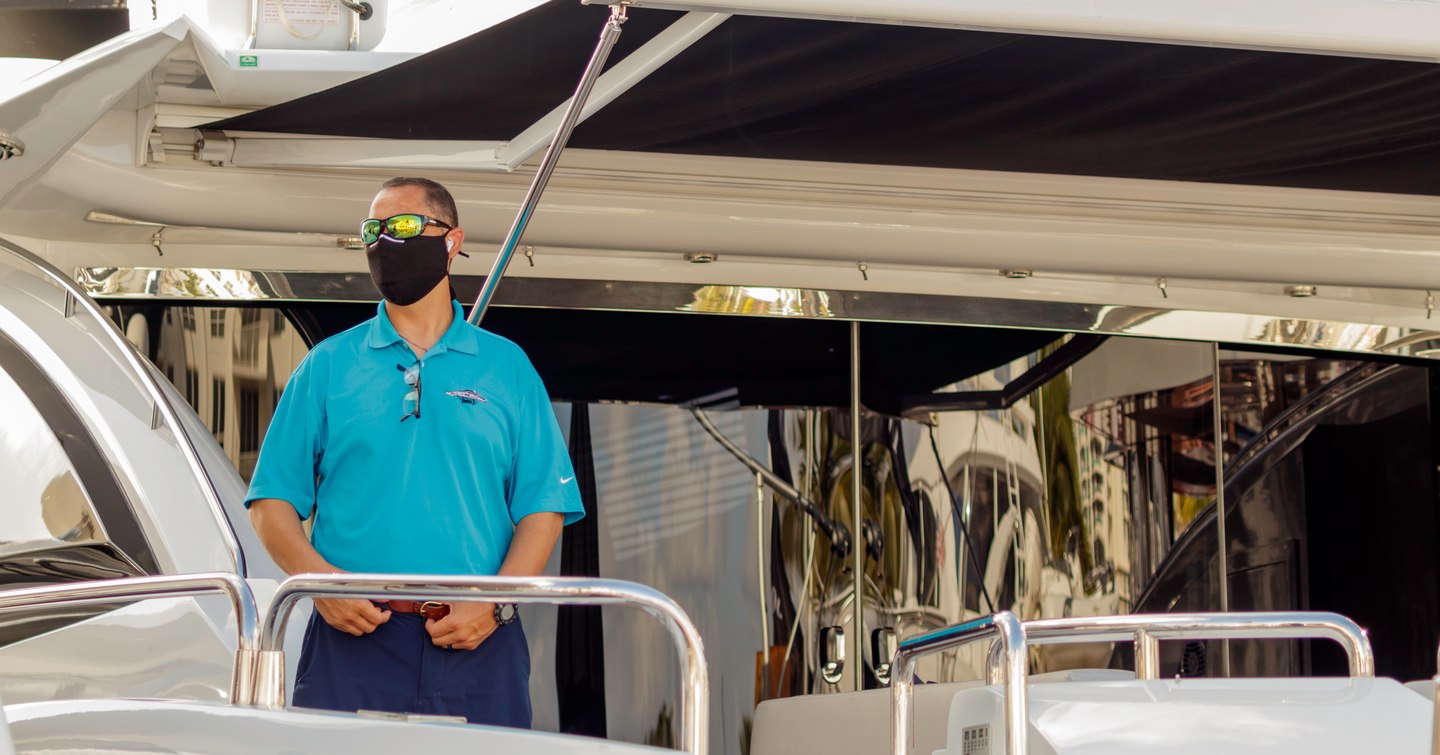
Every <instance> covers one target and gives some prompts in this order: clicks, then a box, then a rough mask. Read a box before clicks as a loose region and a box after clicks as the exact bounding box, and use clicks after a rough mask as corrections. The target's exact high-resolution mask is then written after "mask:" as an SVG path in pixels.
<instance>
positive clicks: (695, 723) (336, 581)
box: [256, 574, 710, 755]
mask: <svg viewBox="0 0 1440 755" xmlns="http://www.w3.org/2000/svg"><path fill="white" fill-rule="evenodd" d="M315 597H351V598H370V599H376V600H381V599H390V600H434V599H437V598H450V599H455V600H482V601H490V600H503V601H506V602H511V603H554V604H561V605H623V606H630V607H632V608H639V609H641V610H643V611H645V612H646V613H648V614H650V615H651V616H654V617H655V618H657V619H659V620H660V623H661V624H663V625H664V626H665V629H666V630H667V631H668V632H669V633H670V637H671V639H672V640H673V641H674V643H675V650H676V653H677V654H678V656H679V659H680V668H681V670H682V674H683V675H684V680H683V684H682V685H681V689H680V706H679V707H680V731H679V739H680V749H681V750H684V751H685V752H690V753H695V754H696V755H703V754H704V753H705V751H706V742H707V740H708V738H709V730H708V717H707V713H708V711H709V708H710V681H709V669H708V667H707V665H706V662H705V647H704V643H703V642H702V640H701V638H700V630H698V629H696V628H695V624H694V623H693V622H691V621H690V617H689V616H687V615H686V614H685V611H684V610H682V609H681V608H680V606H678V605H676V603H675V601H673V600H671V599H670V598H669V597H667V596H666V595H664V594H663V593H661V592H660V591H658V590H655V589H653V588H650V587H646V586H644V585H639V584H635V583H633V582H623V581H620V580H615V579H589V578H578V577H447V576H427V575H419V574H395V575H387V574H297V575H295V576H293V577H290V578H289V579H287V580H285V581H284V582H281V583H280V586H279V588H277V589H276V591H275V597H274V598H273V599H272V600H271V602H270V610H269V611H268V612H267V613H266V614H265V619H264V621H263V622H262V623H261V626H260V633H259V636H260V641H259V658H258V663H259V669H258V673H259V675H258V676H257V680H256V695H257V699H256V704H258V705H263V706H267V707H275V708H279V707H283V706H284V705H285V656H284V651H283V650H282V643H283V642H284V639H285V627H286V624H287V623H288V622H289V620H290V613H291V611H292V610H293V609H294V608H295V605H296V603H298V602H299V601H300V600H302V599H305V598H315Z"/></svg>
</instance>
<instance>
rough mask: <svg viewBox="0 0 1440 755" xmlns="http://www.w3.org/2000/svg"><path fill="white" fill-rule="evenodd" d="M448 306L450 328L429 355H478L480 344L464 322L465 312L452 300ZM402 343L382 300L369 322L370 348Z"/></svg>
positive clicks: (473, 332)
mask: <svg viewBox="0 0 1440 755" xmlns="http://www.w3.org/2000/svg"><path fill="white" fill-rule="evenodd" d="M450 306H451V307H452V308H453V309H454V317H453V318H452V319H451V320H450V327H449V328H447V329H446V330H445V333H444V334H443V335H441V336H440V340H439V341H436V342H435V345H434V346H433V347H431V349H430V353H439V352H441V351H460V352H464V353H466V354H471V355H476V354H479V353H480V344H479V342H478V339H477V338H476V337H475V328H473V327H471V326H470V323H468V322H466V321H465V310H464V309H463V308H462V307H461V306H460V302H458V301H455V300H453V299H452V300H451V301H450ZM404 342H405V339H404V338H401V337H400V332H399V331H397V330H395V325H394V324H393V323H391V322H390V315H389V314H388V313H387V312H386V311H385V301H384V300H383V299H382V300H381V301H380V303H379V304H378V305H376V307H375V319H373V320H371V321H370V338H369V340H368V343H369V346H370V348H372V349H383V348H386V347H389V346H391V345H393V344H397V343H404Z"/></svg>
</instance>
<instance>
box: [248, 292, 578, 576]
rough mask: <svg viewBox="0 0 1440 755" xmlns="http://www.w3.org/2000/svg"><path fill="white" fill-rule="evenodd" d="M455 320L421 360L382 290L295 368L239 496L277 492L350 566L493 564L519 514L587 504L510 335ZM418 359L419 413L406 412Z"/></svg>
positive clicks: (486, 570)
mask: <svg viewBox="0 0 1440 755" xmlns="http://www.w3.org/2000/svg"><path fill="white" fill-rule="evenodd" d="M454 307H455V321H454V322H453V323H451V325H450V328H449V329H448V330H446V331H445V334H444V335H443V336H442V337H441V338H440V340H439V342H437V343H436V344H435V346H433V347H432V348H431V349H430V350H429V351H427V352H426V353H425V355H424V356H423V357H421V358H419V359H417V358H416V357H415V352H413V351H411V349H410V347H409V346H407V345H406V343H405V341H404V339H402V338H401V337H400V334H399V333H397V332H396V331H395V326H394V325H392V324H391V323H390V318H389V316H388V315H387V314H386V312H385V303H384V302H381V303H380V306H379V311H378V313H377V314H376V316H375V317H374V318H373V319H371V320H368V321H366V322H364V323H361V324H360V325H358V326H356V327H354V328H351V329H350V330H347V331H345V332H343V333H339V334H337V335H335V336H332V337H330V338H327V339H325V340H324V341H322V342H321V343H320V344H319V345H317V346H316V347H315V348H314V349H312V350H311V351H310V353H309V354H308V355H306V357H305V359H304V361H302V362H301V363H300V366H299V367H298V368H297V369H296V370H295V374H294V375H292V376H291V377H290V382H289V384H288V385H286V387H285V393H284V395H283V396H281V398H280V406H279V407H278V408H277V409H276V411H275V416H274V418H273V419H272V420H271V423H270V428H269V430H268V431H266V434H265V442H264V443H263V444H262V446H261V449H260V460H259V463H258V465H257V466H256V468H255V474H254V476H253V477H252V478H251V481H250V490H249V492H248V493H247V495H246V499H245V504H246V506H249V504H250V502H251V501H254V500H256V499H258V498H279V499H281V500H283V501H287V502H289V503H290V505H292V506H294V507H295V510H296V512H298V513H299V514H300V518H302V519H307V518H309V517H310V515H311V512H312V510H313V511H314V513H315V522H314V531H313V535H312V540H313V542H314V545H315V549H316V550H317V551H319V552H320V555H321V556H323V557H325V559H326V560H327V561H329V562H330V563H332V564H334V565H335V566H337V567H339V568H341V569H344V570H346V571H366V572H382V573H409V574H457V575H460V574H476V575H489V574H495V573H496V572H498V571H499V570H500V564H501V563H502V562H503V561H504V560H505V554H506V553H507V552H508V551H509V549H510V539H511V536H512V534H513V531H514V526H515V524H517V523H518V522H519V521H520V520H521V519H523V518H524V517H526V516H528V515H530V514H534V513H537V512H542V511H551V512H557V513H561V514H564V515H565V523H566V524H569V523H571V522H574V521H576V520H578V519H580V518H581V517H582V516H584V507H583V506H582V505H581V503H580V494H579V490H578V486H577V485H576V484H575V472H574V471H572V469H571V466H570V455H569V453H568V452H567V451H566V448H565V442H564V439H563V438H562V436H561V435H560V428H559V426H558V424H557V423H556V421H555V413H554V411H553V410H552V409H551V406H550V398H549V396H548V395H547V394H546V393H545V386H544V384H543V383H542V382H541V381H540V376H539V375H538V374H537V373H536V372H535V368H534V367H532V366H531V365H530V360H529V359H528V358H527V357H526V356H525V353H524V352H523V351H521V350H520V347H519V346H516V345H515V344H514V343H512V342H510V341H508V340H506V339H504V338H501V337H499V336H497V335H494V334H492V333H489V332H486V331H484V330H481V329H480V328H477V327H475V326H473V325H471V324H469V323H468V322H466V321H465V318H464V316H463V315H462V313H461V309H460V304H459V303H458V302H455V303H454ZM406 369H418V374H419V377H420V381H419V382H420V416H419V417H409V418H408V419H404V420H403V421H402V418H403V417H405V416H406V412H407V410H408V409H410V408H412V407H413V404H410V405H408V406H407V405H406V402H405V396H406V394H407V393H409V392H410V387H409V386H408V385H406V382H405V374H404V370H406Z"/></svg>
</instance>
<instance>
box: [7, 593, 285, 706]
mask: <svg viewBox="0 0 1440 755" xmlns="http://www.w3.org/2000/svg"><path fill="white" fill-rule="evenodd" d="M210 593H222V594H224V595H225V596H227V597H229V598H230V605H231V607H232V608H233V609H234V611H235V626H236V629H237V634H238V635H239V636H238V639H237V641H236V646H235V667H234V669H233V670H232V672H231V677H230V701H231V702H232V703H234V704H237V705H251V704H253V703H254V694H255V687H254V682H255V669H256V661H257V660H258V658H259V655H258V652H257V651H258V650H259V647H260V630H259V627H260V618H259V617H260V613H259V610H258V609H257V608H256V606H255V596H254V594H253V593H251V592H250V586H249V585H247V584H246V583H245V580H243V579H241V578H240V577H237V576H235V575H234V574H229V573H227V572H211V573H204V574H184V575H173V576H172V575H167V576H159V577H125V578H121V579H105V580H99V581H96V582H75V583H71V584H64V585H46V586H44V587H19V588H15V589H13V590H5V591H3V592H0V614H3V613H11V612H18V611H25V610H29V609H35V608H39V607H41V606H60V605H70V606H93V605H107V604H113V603H122V602H124V603H133V602H137V601H141V600H150V599H152V598H183V597H189V596H193V595H203V594H210Z"/></svg>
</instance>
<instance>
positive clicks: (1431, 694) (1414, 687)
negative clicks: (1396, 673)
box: [1405, 679, 1435, 701]
mask: <svg viewBox="0 0 1440 755" xmlns="http://www.w3.org/2000/svg"><path fill="white" fill-rule="evenodd" d="M1405 689H1408V690H1410V691H1412V692H1415V693H1416V694H1418V695H1420V696H1421V697H1423V698H1425V699H1426V700H1432V701H1433V700H1434V699H1435V680H1434V679H1421V680H1420V681H1418V682H1405Z"/></svg>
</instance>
